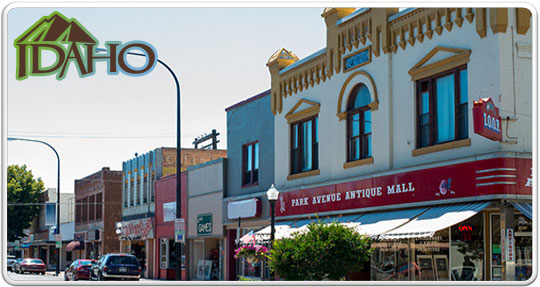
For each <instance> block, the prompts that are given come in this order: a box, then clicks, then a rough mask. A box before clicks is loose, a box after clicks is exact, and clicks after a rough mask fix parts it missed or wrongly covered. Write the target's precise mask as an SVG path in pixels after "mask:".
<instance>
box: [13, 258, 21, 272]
mask: <svg viewBox="0 0 540 287" xmlns="http://www.w3.org/2000/svg"><path fill="white" fill-rule="evenodd" d="M22 261H23V258H19V259H17V260H15V262H14V263H13V264H12V265H11V271H13V272H15V273H20V270H21V262H22Z"/></svg>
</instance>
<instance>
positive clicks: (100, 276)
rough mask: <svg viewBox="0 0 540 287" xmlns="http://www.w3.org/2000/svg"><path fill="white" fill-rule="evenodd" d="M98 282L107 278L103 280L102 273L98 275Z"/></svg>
mask: <svg viewBox="0 0 540 287" xmlns="http://www.w3.org/2000/svg"><path fill="white" fill-rule="evenodd" d="M97 280H98V281H105V278H103V275H101V272H99V273H98V279H97Z"/></svg>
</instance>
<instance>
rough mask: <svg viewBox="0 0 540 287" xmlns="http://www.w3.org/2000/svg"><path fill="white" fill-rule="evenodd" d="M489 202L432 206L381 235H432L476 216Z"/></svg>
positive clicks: (410, 236)
mask: <svg viewBox="0 0 540 287" xmlns="http://www.w3.org/2000/svg"><path fill="white" fill-rule="evenodd" d="M488 206H489V202H479V203H470V204H458V205H446V206H439V207H432V208H430V209H428V210H427V211H426V212H424V213H422V214H420V215H419V216H418V217H417V218H414V219H413V220H411V221H410V222H408V223H406V224H404V225H402V226H400V227H398V228H396V229H394V230H392V231H389V232H387V233H385V234H382V235H381V238H382V239H400V238H415V237H431V236H433V234H435V232H437V231H439V230H442V229H445V228H448V227H450V226H452V225H454V224H457V223H460V222H462V221H465V220H467V219H469V218H470V217H472V216H474V215H475V214H477V213H478V212H480V211H482V210H483V209H484V208H486V207H488Z"/></svg>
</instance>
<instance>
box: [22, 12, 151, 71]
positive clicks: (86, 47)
mask: <svg viewBox="0 0 540 287" xmlns="http://www.w3.org/2000/svg"><path fill="white" fill-rule="evenodd" d="M13 44H14V46H15V48H16V49H17V74H16V78H17V80H24V79H26V78H28V76H47V75H52V74H56V79H58V80H62V79H64V77H65V76H66V72H67V70H68V68H69V65H70V64H71V63H72V62H73V64H75V66H76V67H77V70H78V72H79V76H80V77H87V76H90V75H93V74H94V73H95V69H94V68H95V61H106V62H107V63H108V65H107V66H108V70H107V73H108V74H109V75H118V73H119V72H122V73H123V74H126V75H130V76H142V75H145V74H147V73H149V72H150V71H152V70H153V69H154V67H155V66H156V62H157V52H156V50H155V49H154V47H152V45H150V44H148V43H146V42H143V41H131V42H128V43H125V44H122V43H121V42H117V41H107V42H105V46H106V47H107V53H106V54H97V53H96V46H97V45H98V44H99V42H98V40H97V39H96V38H95V37H94V36H93V35H92V34H91V33H90V32H88V30H86V28H84V27H83V26H82V25H81V24H80V23H79V22H78V21H77V20H76V19H73V18H72V19H68V18H66V17H65V16H64V15H62V14H60V13H59V12H53V13H52V14H51V15H49V16H44V17H42V18H41V19H40V20H39V21H37V22H36V23H35V24H34V25H32V26H31V27H30V28H28V30H26V31H25V32H24V33H23V34H22V35H20V36H19V37H18V38H17V39H15V42H14V43H13ZM132 49H136V50H139V51H141V52H142V54H143V55H144V56H145V57H146V63H145V64H144V66H142V67H133V66H131V65H130V64H129V63H128V62H127V60H126V55H127V53H128V52H129V51H130V50H132ZM46 50H48V51H51V52H53V53H54V55H55V57H56V60H55V62H54V64H52V65H51V66H48V67H43V66H42V58H43V57H42V55H43V52H44V51H46Z"/></svg>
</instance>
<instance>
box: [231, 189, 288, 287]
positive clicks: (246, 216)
mask: <svg viewBox="0 0 540 287" xmlns="http://www.w3.org/2000/svg"><path fill="white" fill-rule="evenodd" d="M263 202H266V203H264V204H263ZM263 208H264V210H265V213H269V204H268V200H266V196H264V197H262V198H261V199H259V198H248V199H244V200H237V201H230V202H227V203H226V210H227V219H228V220H229V221H233V222H234V221H236V222H234V223H232V224H228V225H227V226H226V228H227V241H228V242H229V245H228V248H229V250H230V251H229V255H228V256H229V257H228V260H230V261H229V262H231V263H230V264H231V265H232V264H234V266H235V270H236V273H235V275H236V276H242V277H246V278H258V279H261V278H270V271H269V267H268V264H267V262H266V261H265V260H263V261H260V262H256V263H249V262H247V260H245V259H244V258H242V257H240V258H238V259H235V258H234V257H233V256H234V250H235V249H237V248H239V247H240V246H242V245H247V244H251V245H253V244H257V245H265V246H268V243H269V239H270V237H269V233H268V234H267V233H265V232H264V230H266V229H265V227H267V226H268V224H269V220H267V217H266V216H264V215H263ZM289 223H292V222H289ZM261 230H263V232H262V233H264V234H257V236H256V237H253V236H252V235H251V234H255V232H257V231H261ZM231 280H235V278H232V279H231Z"/></svg>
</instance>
